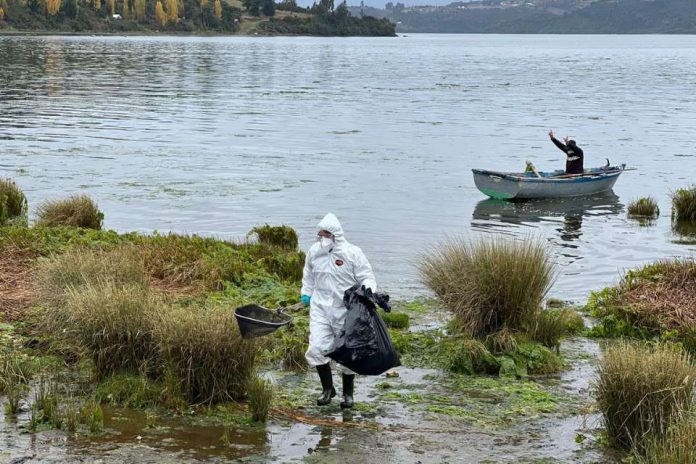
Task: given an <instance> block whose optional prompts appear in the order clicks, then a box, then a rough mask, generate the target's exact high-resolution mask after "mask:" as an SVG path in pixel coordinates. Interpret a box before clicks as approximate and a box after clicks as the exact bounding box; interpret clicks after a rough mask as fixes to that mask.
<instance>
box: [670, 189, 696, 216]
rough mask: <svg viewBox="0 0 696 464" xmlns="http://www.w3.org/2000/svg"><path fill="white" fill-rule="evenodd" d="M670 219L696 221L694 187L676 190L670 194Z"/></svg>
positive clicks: (695, 191) (695, 192) (695, 190)
mask: <svg viewBox="0 0 696 464" xmlns="http://www.w3.org/2000/svg"><path fill="white" fill-rule="evenodd" d="M672 219H673V220H675V221H696V185H693V186H691V187H688V188H681V189H678V190H677V191H676V192H674V193H673V194H672Z"/></svg>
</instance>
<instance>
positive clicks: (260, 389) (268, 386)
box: [247, 377, 273, 422]
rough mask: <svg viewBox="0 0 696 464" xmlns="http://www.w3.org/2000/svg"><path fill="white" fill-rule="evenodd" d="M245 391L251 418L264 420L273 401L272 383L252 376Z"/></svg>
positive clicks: (255, 420)
mask: <svg viewBox="0 0 696 464" xmlns="http://www.w3.org/2000/svg"><path fill="white" fill-rule="evenodd" d="M247 392H248V403H247V404H248V407H249V412H250V413H251V420H253V421H254V422H266V419H267V418H268V411H269V410H270V409H271V404H272V403H273V384H272V383H271V382H270V381H268V380H264V379H262V378H260V377H252V378H251V379H250V380H249V384H248V385H247Z"/></svg>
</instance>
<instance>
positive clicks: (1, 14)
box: [0, 6, 5, 21]
mask: <svg viewBox="0 0 696 464" xmlns="http://www.w3.org/2000/svg"><path fill="white" fill-rule="evenodd" d="M4 20H5V10H4V9H3V8H2V7H1V6H0V21H4Z"/></svg>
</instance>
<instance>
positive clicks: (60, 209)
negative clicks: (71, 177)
mask: <svg viewBox="0 0 696 464" xmlns="http://www.w3.org/2000/svg"><path fill="white" fill-rule="evenodd" d="M36 217H37V219H36V225H37V226H39V227H59V226H68V227H81V228H84V229H94V230H101V228H102V223H103V221H104V213H102V212H101V211H100V210H99V207H98V206H97V203H96V202H95V201H94V200H92V199H91V198H90V197H89V196H88V195H85V194H75V195H70V196H69V197H68V198H64V199H60V200H46V201H44V202H43V203H41V204H40V205H39V207H38V208H37V210H36Z"/></svg>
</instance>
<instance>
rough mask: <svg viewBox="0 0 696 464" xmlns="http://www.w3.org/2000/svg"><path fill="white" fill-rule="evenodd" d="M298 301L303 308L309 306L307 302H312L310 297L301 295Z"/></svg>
mask: <svg viewBox="0 0 696 464" xmlns="http://www.w3.org/2000/svg"><path fill="white" fill-rule="evenodd" d="M300 301H301V302H302V303H303V304H304V305H305V306H309V302H310V301H312V297H311V296H309V295H302V296H301V297H300Z"/></svg>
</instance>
